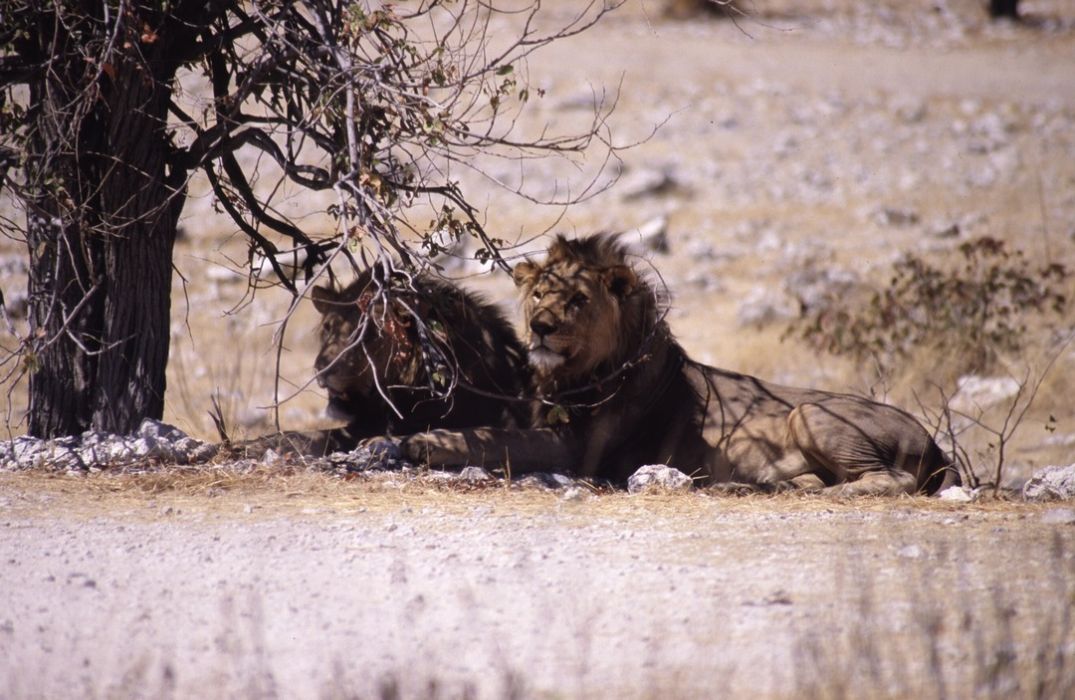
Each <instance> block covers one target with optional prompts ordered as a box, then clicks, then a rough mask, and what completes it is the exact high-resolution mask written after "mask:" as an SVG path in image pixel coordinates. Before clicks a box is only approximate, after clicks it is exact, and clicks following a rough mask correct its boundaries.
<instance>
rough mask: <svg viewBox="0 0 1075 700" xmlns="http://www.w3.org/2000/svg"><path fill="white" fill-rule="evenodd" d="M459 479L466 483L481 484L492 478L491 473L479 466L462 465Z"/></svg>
mask: <svg viewBox="0 0 1075 700" xmlns="http://www.w3.org/2000/svg"><path fill="white" fill-rule="evenodd" d="M459 479H460V480H461V481H465V482H467V483H468V484H481V483H485V482H487V481H492V480H493V475H492V474H490V473H489V472H487V471H485V470H484V469H482V468H481V467H463V471H461V472H459Z"/></svg>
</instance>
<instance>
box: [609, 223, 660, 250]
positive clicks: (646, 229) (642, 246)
mask: <svg viewBox="0 0 1075 700" xmlns="http://www.w3.org/2000/svg"><path fill="white" fill-rule="evenodd" d="M620 241H622V242H623V244H624V245H626V246H627V249H628V250H629V251H631V252H632V253H636V254H643V253H648V252H651V251H652V252H655V253H667V252H668V217H667V216H657V217H654V218H652V219H650V220H649V221H647V222H645V223H643V224H641V225H639V226H638V227H637V228H633V229H628V230H627V231H624V232H623V233H622V234H620Z"/></svg>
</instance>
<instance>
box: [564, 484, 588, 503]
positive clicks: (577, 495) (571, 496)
mask: <svg viewBox="0 0 1075 700" xmlns="http://www.w3.org/2000/svg"><path fill="white" fill-rule="evenodd" d="M560 498H561V500H564V501H585V500H589V498H590V492H589V491H587V490H586V489H584V488H579V487H578V486H571V487H569V488H567V489H565V490H564V493H563V495H562V496H560Z"/></svg>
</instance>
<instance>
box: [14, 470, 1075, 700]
mask: <svg viewBox="0 0 1075 700" xmlns="http://www.w3.org/2000/svg"><path fill="white" fill-rule="evenodd" d="M95 478H97V479H98V482H97V483H94V482H93V479H94V478H91V479H90V481H89V482H86V481H85V480H73V479H59V480H56V479H48V480H42V479H39V478H32V477H16V476H7V477H3V479H2V480H0V494H3V495H2V496H0V562H3V566H2V568H0V591H3V593H2V594H0V696H3V697H12V698H22V697H63V696H70V695H71V694H72V693H75V694H77V695H79V696H81V697H102V696H109V697H117V696H118V697H128V696H140V697H166V696H174V697H205V696H216V697H225V696H227V697H234V696H244V697H269V696H273V695H275V696H278V697H297V698H307V697H309V698H314V697H343V696H350V697H353V696H356V694H357V696H358V697H371V696H372V697H377V696H378V695H379V694H381V695H384V696H386V697H387V696H390V695H389V693H387V692H385V690H384V688H383V687H382V684H384V683H390V684H391V683H398V684H400V686H401V688H402V690H403V696H404V697H416V696H417V697H425V696H427V695H430V696H432V694H431V693H428V692H427V691H428V690H429V688H430V687H432V686H430V684H435V685H436V687H437V688H439V689H440V691H443V693H444V695H442V696H446V697H455V696H458V694H459V693H461V692H463V691H464V690H465V689H466V688H472V689H473V690H474V691H476V692H477V695H478V696H479V697H502V696H505V695H509V696H510V695H512V693H516V692H517V693H518V695H517V696H521V697H534V696H538V697H662V698H663V697H699V696H703V695H711V694H713V693H717V694H720V695H738V696H744V697H746V696H749V697H780V696H785V697H786V696H789V695H791V694H793V690H794V689H798V690H794V692H795V693H799V692H804V693H806V694H808V695H809V694H810V693H809V692H808V690H809V689H810V688H811V687H813V685H816V686H817V688H818V693H821V691H825V692H832V691H833V690H834V689H838V688H840V687H844V686H846V687H847V688H849V689H851V690H852V691H854V690H855V689H858V691H860V692H861V691H862V690H865V689H873V690H876V689H877V688H879V687H887V688H888V689H889V690H890V691H891V692H894V693H896V694H898V695H916V696H919V697H921V696H935V695H937V694H938V690H939V689H941V688H945V687H946V688H948V690H949V692H953V691H954V692H953V694H954V695H955V696H956V697H963V696H969V695H970V694H971V693H972V692H973V689H974V688H975V687H976V686H982V689H984V694H986V695H992V694H994V693H991V692H989V690H990V686H989V684H995V685H996V687H995V688H993V690H994V691H999V690H1000V689H1001V688H1004V687H1007V688H1009V689H1010V688H1011V687H1012V686H1011V685H1008V686H1004V685H1003V684H1005V683H1008V684H1012V683H1016V684H1022V687H1023V688H1027V687H1028V684H1029V683H1031V682H1034V681H1036V680H1037V679H1039V678H1042V677H1043V674H1045V673H1046V671H1048V670H1049V668H1051V667H1048V668H1044V669H1043V668H1039V666H1041V664H1039V663H1038V662H1036V661H1035V654H1037V653H1038V652H1039V651H1041V650H1043V649H1044V650H1046V651H1050V652H1052V651H1055V650H1057V649H1060V648H1063V646H1062V644H1061V642H1063V643H1066V644H1069V645H1070V644H1072V642H1073V641H1075V640H1073V639H1072V637H1071V620H1070V607H1069V604H1070V601H1071V600H1072V598H1071V596H1072V593H1073V591H1075V526H1073V525H1072V524H1071V523H1066V524H1065V523H1063V522H1051V521H1057V520H1064V519H1065V518H1070V519H1075V513H1072V512H1071V511H1066V515H1065V512H1064V511H1055V510H1050V509H1048V508H1044V507H1040V506H1012V505H1005V504H996V505H993V506H978V507H962V508H957V507H951V506H943V505H940V504H937V503H934V502H925V501H910V500H907V501H879V502H874V501H869V502H860V503H857V504H853V505H848V504H839V503H828V502H824V501H817V500H801V499H757V500H756V499H737V498H713V497H707V496H704V495H696V496H678V497H627V496H623V495H604V496H600V497H597V498H593V499H585V500H581V501H567V500H564V499H563V498H562V497H560V496H557V495H555V494H550V493H543V492H525V493H516V492H504V491H502V490H499V489H497V490H484V491H477V492H474V493H469V494H467V493H463V494H460V493H443V492H439V491H436V490H429V489H421V488H419V489H417V490H409V489H407V488H403V489H402V490H400V489H398V488H395V487H393V488H390V489H383V488H381V487H380V486H378V485H377V483H376V482H371V483H366V482H362V483H349V484H342V483H341V482H338V481H335V480H332V479H329V478H326V477H317V478H310V477H302V478H293V479H291V480H288V479H276V480H273V481H271V482H269V483H268V484H264V485H261V486H258V487H256V488H253V487H248V488H239V489H236V490H228V491H219V492H214V490H213V487H212V486H208V485H207V486H206V487H205V488H198V489H187V490H186V492H183V491H180V492H175V491H170V492H165V493H162V494H156V495H150V494H145V493H142V492H141V490H140V488H138V487H136V486H135V487H132V484H130V483H127V484H125V485H121V486H122V487H120V486H117V487H116V488H117V489H118V490H117V491H116V492H113V491H112V490H111V487H110V486H109V482H108V480H107V478H106V477H95ZM208 483H209V482H206V484H208ZM147 487H148V485H147ZM207 494H208V495H207ZM214 494H215V495H214ZM1057 513H1060V515H1057ZM1064 616H1067V618H1065V617H1064ZM1064 624H1067V629H1066V634H1067V636H1066V637H1063V636H1062V635H1061V634H1060V632H1061V630H1060V629H1059V628H1057V627H1056V625H1064ZM1006 625H1007V626H1006ZM1057 644H1061V646H1060V647H1058V646H1057ZM1006 650H1007V651H1011V652H1012V653H1013V654H1014V656H1013V657H1012V658H1013V659H1014V663H1013V664H1012V665H1011V666H1010V667H1009V666H1004V665H1002V666H1001V667H1000V668H999V670H997V669H993V670H990V669H991V668H992V666H991V664H992V663H993V661H994V660H995V656H996V655H997V654H1001V653H1003V652H1005V651H1006ZM931 652H933V653H936V655H937V660H936V665H935V666H931V658H930V653H931ZM1071 652H1072V649H1071V648H1070V647H1069V648H1067V649H1066V653H1067V654H1068V656H1067V658H1066V662H1065V663H1066V664H1067V668H1066V673H1067V674H1068V675H1067V676H1066V678H1067V681H1068V682H1075V669H1073V668H1072V663H1073V662H1072V659H1071ZM1005 658H1007V657H1005ZM1061 670H1064V669H1061ZM983 684H984V685H983ZM1069 687H1075V686H1069Z"/></svg>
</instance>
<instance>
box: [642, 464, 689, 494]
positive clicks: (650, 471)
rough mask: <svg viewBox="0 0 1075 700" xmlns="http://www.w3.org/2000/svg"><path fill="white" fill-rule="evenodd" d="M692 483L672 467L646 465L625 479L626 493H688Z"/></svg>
mask: <svg viewBox="0 0 1075 700" xmlns="http://www.w3.org/2000/svg"><path fill="white" fill-rule="evenodd" d="M693 486H694V481H693V480H692V479H691V478H690V477H689V476H687V475H686V474H684V473H683V472H681V471H679V470H678V469H673V468H672V467H669V466H665V465H663V464H647V465H645V466H642V467H639V468H638V470H637V471H636V472H635V473H634V474H632V475H631V476H630V478H628V479H627V491H628V493H645V492H653V491H689V490H690V489H691V488H692V487H693Z"/></svg>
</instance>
